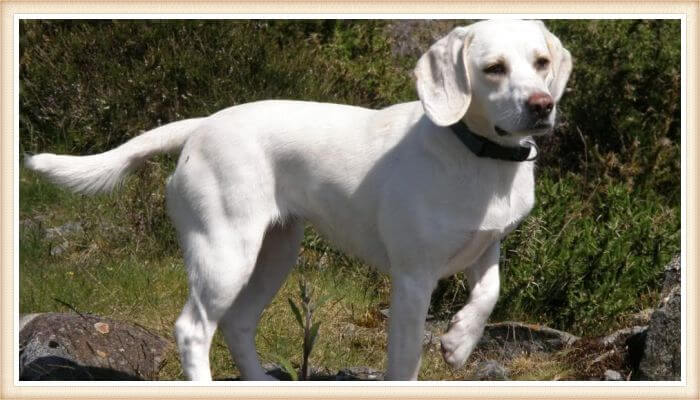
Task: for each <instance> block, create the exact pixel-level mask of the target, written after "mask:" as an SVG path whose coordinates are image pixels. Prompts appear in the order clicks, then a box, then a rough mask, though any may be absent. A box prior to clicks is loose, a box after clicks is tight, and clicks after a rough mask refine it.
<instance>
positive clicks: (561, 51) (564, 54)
mask: <svg viewBox="0 0 700 400" xmlns="http://www.w3.org/2000/svg"><path fill="white" fill-rule="evenodd" d="M537 22H538V23H539V25H540V28H541V29H542V33H543V34H544V38H545V41H546V42H547V47H548V48H549V54H550V55H551V57H552V60H551V63H552V75H551V76H550V77H549V78H548V81H547V85H548V86H549V93H550V94H551V95H552V98H554V101H555V102H557V101H559V99H560V98H561V96H562V94H564V89H565V88H566V82H567V81H568V80H569V75H571V69H572V67H573V62H572V60H571V53H569V51H568V50H567V49H565V48H564V46H562V45H561V41H560V40H559V38H557V37H556V36H554V35H553V34H552V33H551V32H550V31H549V30H548V29H547V27H546V26H544V23H543V22H542V21H537Z"/></svg>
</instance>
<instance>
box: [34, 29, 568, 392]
mask: <svg viewBox="0 0 700 400" xmlns="http://www.w3.org/2000/svg"><path fill="white" fill-rule="evenodd" d="M571 68H572V61H571V56H570V54H569V52H568V51H567V50H565V49H564V48H563V47H562V45H561V43H560V41H559V40H558V39H557V38H556V37H554V36H553V35H552V34H551V33H550V32H549V31H548V30H547V29H546V28H545V26H544V25H543V24H542V23H541V22H539V21H503V20H497V21H483V22H478V23H475V24H473V25H470V26H467V27H461V28H456V29H454V30H453V31H452V32H450V33H449V34H448V35H447V36H445V37H444V38H442V39H440V40H439V41H438V42H436V43H435V44H434V45H433V46H432V47H431V48H430V49H429V50H428V51H427V52H426V53H425V54H424V55H423V56H422V57H421V58H420V60H419V61H418V65H417V66H416V68H415V75H416V78H417V89H418V95H419V97H420V101H419V102H418V101H416V102H411V103H404V104H397V105H394V106H391V107H388V108H385V109H382V110H369V109H365V108H360V107H353V106H347V105H338V104H321V103H312V102H300V101H262V102H256V103H250V104H243V105H239V106H235V107H231V108H228V109H225V110H223V111H220V112H218V113H216V114H213V115H211V116H209V117H207V118H197V119H189V120H183V121H179V122H174V123H171V124H168V125H164V126H162V127H159V128H156V129H154V130H152V131H149V132H146V133H145V134H143V135H141V136H138V137H136V138H134V139H132V140H130V141H128V142H127V143H125V144H123V145H121V146H119V147H117V148H115V149H112V150H110V151H107V152H105V153H102V154H97V155H92V156H85V157H74V156H65V155H54V154H39V155H36V156H33V157H28V158H27V159H26V165H27V166H28V167H29V168H30V169H33V170H36V171H39V172H40V173H42V174H44V175H45V176H47V177H48V178H49V179H51V180H52V181H53V182H56V183H58V184H61V185H64V186H67V187H69V188H71V189H73V190H75V191H78V192H83V193H96V192H102V191H109V190H111V189H113V188H114V187H115V186H116V185H118V184H119V183H120V182H121V180H122V179H123V178H124V177H125V176H126V175H127V173H128V172H129V171H131V170H133V169H134V168H136V167H137V166H139V165H140V164H141V163H142V162H143V161H144V160H146V159H147V158H149V157H151V156H153V155H155V154H158V153H163V152H174V151H181V155H180V157H179V161H178V164H177V168H176V170H175V172H174V173H173V175H172V177H171V178H170V179H169V181H168V183H167V204H168V211H169V214H170V216H171V217H172V220H173V223H174V225H175V227H176V229H177V231H178V234H179V239H180V243H181V246H182V249H183V252H184V256H185V262H186V265H187V271H188V274H189V284H190V292H189V298H188V300H187V303H186V304H185V307H184V310H183V311H182V314H181V315H180V317H179V318H178V320H177V323H176V326H175V329H176V337H177V343H178V346H179V349H180V354H181V358H182V363H183V368H184V371H185V373H186V375H187V377H188V378H189V379H193V380H209V379H211V374H210V369H209V347H210V344H211V340H212V336H213V334H214V331H215V330H216V328H217V327H220V328H221V329H222V331H223V333H224V336H225V338H226V341H227V343H228V346H229V348H230V351H231V355H232V356H233V358H234V360H235V362H236V364H237V365H238V367H239V368H240V371H241V373H242V375H243V377H244V378H246V379H251V380H264V379H269V377H268V376H267V375H266V374H265V371H264V370H263V368H262V367H261V365H260V362H259V360H258V357H257V354H256V351H255V340H254V339H255V331H256V326H257V323H258V319H259V317H260V314H261V312H262V311H263V309H264V307H265V306H266V305H267V304H268V303H269V302H270V300H271V299H272V297H273V296H274V295H275V293H276V292H277V290H278V289H279V287H280V285H281V284H282V282H283V281H284V280H285V277H286V276H287V274H288V273H289V272H290V269H291V268H292V266H293V265H294V264H295V259H296V256H297V252H298V248H299V245H300V242H301V239H302V231H303V229H302V228H303V224H304V221H309V222H310V223H312V224H313V226H314V227H316V229H318V231H320V232H321V233H322V234H323V235H324V236H325V237H326V238H328V239H329V240H330V241H332V242H333V243H334V244H335V245H337V246H338V247H340V248H341V249H343V250H344V251H347V252H348V253H350V254H352V255H355V256H358V257H360V258H361V259H363V260H364V261H366V262H367V263H369V264H371V265H373V266H374V267H376V268H378V269H379V270H380V271H383V272H385V273H387V274H389V275H390V276H391V279H392V289H391V314H390V315H391V316H390V319H389V345H388V371H387V375H386V376H387V378H388V379H394V380H408V379H416V377H417V375H418V370H419V366H420V359H421V341H422V336H423V327H424V322H425V317H426V313H427V310H428V305H429V301H430V295H431V292H432V291H433V289H434V288H435V286H436V283H437V282H438V280H439V279H441V278H444V277H447V276H450V275H452V274H454V273H456V272H459V271H465V273H466V276H467V278H468V281H469V286H470V298H469V302H468V303H467V304H466V305H465V306H464V308H463V309H462V310H461V311H459V312H458V313H457V314H456V315H455V316H454V318H452V321H451V326H450V328H449V330H448V332H447V333H446V334H445V335H444V336H442V339H441V342H442V352H443V356H444V358H445V360H446V361H447V363H449V364H450V365H451V366H453V367H459V366H461V365H463V364H464V362H465V360H466V359H467V357H468V356H469V354H470V353H471V351H472V349H473V348H474V346H475V345H476V343H477V341H478V340H479V338H480V336H481V335H482V333H483V329H484V325H485V323H486V321H487V319H488V317H489V314H490V313H491V311H492V309H493V307H494V305H495V303H496V300H497V297H498V290H499V276H498V261H499V244H500V240H501V239H502V238H503V237H504V235H506V234H507V233H508V232H510V231H512V230H513V229H514V228H515V227H516V226H517V225H518V223H519V222H520V221H521V220H522V219H523V218H524V217H525V216H526V215H527V214H528V212H529V211H530V209H531V208H532V207H533V205H534V202H535V198H534V175H533V173H534V162H533V161H532V160H533V159H534V158H536V157H537V151H538V150H537V148H536V146H535V145H534V142H533V141H532V137H533V136H535V135H540V134H545V133H547V132H550V131H551V129H552V126H553V124H554V120H555V115H554V114H555V108H556V107H555V105H556V102H557V101H558V100H559V98H560V97H561V96H562V93H563V92H564V88H565V85H566V82H567V79H568V77H569V73H570V72H571Z"/></svg>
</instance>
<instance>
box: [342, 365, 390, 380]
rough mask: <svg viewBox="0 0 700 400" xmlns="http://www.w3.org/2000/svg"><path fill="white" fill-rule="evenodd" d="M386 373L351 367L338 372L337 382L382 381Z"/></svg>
mask: <svg viewBox="0 0 700 400" xmlns="http://www.w3.org/2000/svg"><path fill="white" fill-rule="evenodd" d="M383 379H384V373H383V372H381V371H379V370H376V369H374V368H370V367H350V368H344V369H341V370H340V371H338V374H337V375H336V376H335V380H336V381H380V380H383Z"/></svg>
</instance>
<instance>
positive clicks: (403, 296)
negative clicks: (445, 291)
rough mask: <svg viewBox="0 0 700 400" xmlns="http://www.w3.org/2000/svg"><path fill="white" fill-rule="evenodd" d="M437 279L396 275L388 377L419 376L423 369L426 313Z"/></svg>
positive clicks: (407, 377) (411, 377) (391, 317)
mask: <svg viewBox="0 0 700 400" xmlns="http://www.w3.org/2000/svg"><path fill="white" fill-rule="evenodd" d="M435 284H436V281H435V280H433V279H432V278H427V277H414V276H401V275H399V276H397V275H396V274H393V275H392V282H391V309H390V314H389V345H388V346H389V355H388V357H389V362H388V364H389V365H388V369H387V374H386V379H387V380H415V379H416V378H417V377H418V370H419V369H420V361H421V352H422V341H423V334H424V331H425V317H426V315H427V314H428V306H429V304H430V294H431V293H432V291H433V289H434V288H435Z"/></svg>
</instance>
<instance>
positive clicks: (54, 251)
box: [49, 240, 70, 257]
mask: <svg viewBox="0 0 700 400" xmlns="http://www.w3.org/2000/svg"><path fill="white" fill-rule="evenodd" d="M69 247H70V243H68V241H67V240H64V241H63V242H61V243H60V244H57V245H56V246H53V247H51V251H50V252H49V253H50V254H51V256H53V257H57V256H60V255H61V254H63V253H65V252H66V250H68V248H69Z"/></svg>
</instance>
